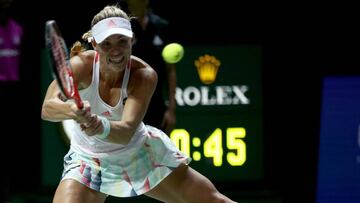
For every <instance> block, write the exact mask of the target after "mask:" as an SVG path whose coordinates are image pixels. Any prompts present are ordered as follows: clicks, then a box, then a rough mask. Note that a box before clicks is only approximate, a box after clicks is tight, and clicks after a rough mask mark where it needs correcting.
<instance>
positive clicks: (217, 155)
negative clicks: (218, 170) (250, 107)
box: [170, 127, 246, 167]
mask: <svg viewBox="0 0 360 203" xmlns="http://www.w3.org/2000/svg"><path fill="white" fill-rule="evenodd" d="M245 136H246V130H245V128H242V127H231V128H227V129H226V147H227V151H228V152H227V154H226V161H227V162H228V163H229V164H230V165H231V166H241V165H243V164H244V163H245V162H246V143H245V142H244V140H243V139H244V138H245ZM170 139H171V140H172V142H173V143H174V144H175V145H176V146H177V147H178V148H179V149H180V150H181V151H182V152H184V153H186V154H187V155H189V156H190V144H192V146H193V147H197V148H201V144H202V143H201V139H200V138H198V137H194V138H193V139H192V142H190V140H191V138H190V134H189V133H188V132H187V130H185V129H175V130H173V131H172V132H171V134H170ZM222 140H223V139H222V130H221V129H220V128H216V129H215V130H214V131H213V132H212V133H211V135H210V136H209V137H207V138H206V140H205V141H204V142H203V145H202V147H203V148H202V149H203V154H204V156H205V157H207V158H212V159H213V165H214V166H216V167H220V166H222V165H223V155H224V148H223V144H222ZM192 155H193V156H192V158H193V159H194V160H195V161H199V160H200V159H201V153H200V152H199V151H194V152H193V153H192Z"/></svg>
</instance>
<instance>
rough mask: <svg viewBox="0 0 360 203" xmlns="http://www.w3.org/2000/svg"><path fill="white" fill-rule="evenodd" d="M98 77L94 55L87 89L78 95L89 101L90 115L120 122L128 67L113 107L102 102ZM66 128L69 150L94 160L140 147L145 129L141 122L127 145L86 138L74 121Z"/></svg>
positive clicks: (94, 137)
mask: <svg viewBox="0 0 360 203" xmlns="http://www.w3.org/2000/svg"><path fill="white" fill-rule="evenodd" d="M99 75H100V62H99V55H98V54H97V53H96V54H95V58H94V63H93V74H92V81H91V84H90V85H89V87H87V88H85V89H83V90H80V91H79V94H80V96H81V99H82V100H83V101H86V100H87V101H89V103H90V105H91V113H93V114H97V115H101V116H104V117H106V118H108V119H109V120H117V121H119V120H121V118H122V112H123V108H124V103H125V101H126V99H127V85H128V81H129V76H130V66H127V67H126V69H125V73H124V78H123V82H122V85H121V89H120V91H121V92H120V99H119V101H118V102H117V104H116V105H115V106H110V105H109V104H107V103H106V102H104V101H103V100H102V99H101V97H100V94H99ZM67 123H68V125H70V126H68V128H70V129H71V128H72V129H73V132H74V133H73V135H72V136H71V149H72V150H74V151H75V152H77V153H80V154H84V155H90V156H92V157H95V158H101V157H105V156H108V155H110V154H113V153H120V152H122V151H124V150H125V149H126V148H129V147H131V148H133V147H134V145H141V144H142V142H143V140H144V139H143V138H144V134H145V133H146V128H145V125H144V123H143V122H141V123H140V125H139V126H138V128H137V130H136V131H135V134H134V135H133V137H132V138H131V140H130V142H129V143H128V144H127V145H122V144H115V143H112V142H109V141H108V140H106V139H105V140H102V139H100V138H97V137H96V136H88V135H86V134H85V133H84V132H83V131H81V129H80V126H79V124H77V123H76V122H75V121H74V120H69V121H68V122H67Z"/></svg>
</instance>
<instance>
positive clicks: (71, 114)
mask: <svg viewBox="0 0 360 203" xmlns="http://www.w3.org/2000/svg"><path fill="white" fill-rule="evenodd" d="M93 56H94V54H93V52H84V53H82V54H79V55H77V56H74V57H72V58H71V60H70V64H71V67H72V70H73V74H74V80H75V82H76V83H77V84H78V88H79V89H83V88H86V87H87V86H88V85H89V84H90V83H91V79H92V62H93V61H92V60H93ZM89 108H90V105H89V104H88V102H86V101H84V108H83V109H86V110H87V111H88V110H89ZM88 116H90V115H89V112H85V111H84V110H82V109H78V108H77V106H76V105H75V103H74V102H73V101H66V100H64V99H63V98H62V97H61V91H60V89H59V87H58V85H57V83H56V81H55V80H54V81H52V82H51V84H50V85H49V87H48V89H47V91H46V95H45V99H44V101H43V105H42V110H41V118H42V119H43V120H47V121H52V122H59V121H62V120H67V119H74V120H76V121H77V122H79V123H83V122H85V120H86V118H87V117H88Z"/></svg>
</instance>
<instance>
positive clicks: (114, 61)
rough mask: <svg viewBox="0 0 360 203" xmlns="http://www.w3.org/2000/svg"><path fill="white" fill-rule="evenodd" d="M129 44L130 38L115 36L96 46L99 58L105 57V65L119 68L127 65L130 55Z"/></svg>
mask: <svg viewBox="0 0 360 203" xmlns="http://www.w3.org/2000/svg"><path fill="white" fill-rule="evenodd" d="M131 44H132V42H131V38H128V37H126V36H124V35H119V34H115V35H111V36H109V37H108V38H106V39H105V40H104V41H103V42H101V43H100V44H98V45H97V46H98V52H99V53H100V56H102V57H104V56H105V59H106V63H107V64H108V65H111V66H114V67H118V68H119V67H124V66H126V65H127V63H128V60H129V59H130V55H131Z"/></svg>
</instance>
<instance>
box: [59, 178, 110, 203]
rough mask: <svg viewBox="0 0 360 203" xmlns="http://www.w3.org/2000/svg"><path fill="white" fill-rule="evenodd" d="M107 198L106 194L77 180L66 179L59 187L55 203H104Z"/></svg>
mask: <svg viewBox="0 0 360 203" xmlns="http://www.w3.org/2000/svg"><path fill="white" fill-rule="evenodd" d="M106 197H107V196H106V195H105V194H103V193H100V192H97V191H95V190H92V189H90V188H88V187H86V186H85V185H83V184H81V183H79V182H77V181H75V180H72V179H66V180H63V181H61V182H60V184H59V186H58V187H57V189H56V192H55V196H54V199H53V203H63V202H67V203H102V202H104V201H105V199H106Z"/></svg>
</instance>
